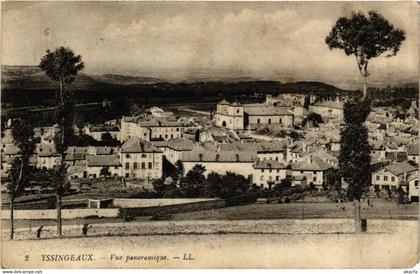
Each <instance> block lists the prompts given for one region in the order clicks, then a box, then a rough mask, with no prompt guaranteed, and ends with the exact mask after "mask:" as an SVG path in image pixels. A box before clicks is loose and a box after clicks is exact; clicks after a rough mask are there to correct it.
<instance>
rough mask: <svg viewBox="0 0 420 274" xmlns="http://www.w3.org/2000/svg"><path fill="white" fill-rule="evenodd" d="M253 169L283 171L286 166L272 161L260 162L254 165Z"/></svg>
mask: <svg viewBox="0 0 420 274" xmlns="http://www.w3.org/2000/svg"><path fill="white" fill-rule="evenodd" d="M254 168H255V169H270V168H272V169H285V168H287V165H285V164H283V163H280V162H277V161H273V160H265V161H261V162H258V163H256V164H255V165H254Z"/></svg>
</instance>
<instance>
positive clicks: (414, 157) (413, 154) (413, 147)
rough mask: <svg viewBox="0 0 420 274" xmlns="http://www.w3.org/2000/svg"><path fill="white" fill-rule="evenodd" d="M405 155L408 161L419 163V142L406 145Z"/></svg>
mask: <svg viewBox="0 0 420 274" xmlns="http://www.w3.org/2000/svg"><path fill="white" fill-rule="evenodd" d="M407 157H408V160H409V161H413V162H414V163H416V164H417V165H418V164H419V143H415V144H410V145H408V149H407Z"/></svg>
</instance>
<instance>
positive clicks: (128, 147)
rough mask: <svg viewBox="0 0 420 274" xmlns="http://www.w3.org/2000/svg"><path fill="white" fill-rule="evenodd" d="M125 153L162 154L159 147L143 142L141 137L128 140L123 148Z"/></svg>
mask: <svg viewBox="0 0 420 274" xmlns="http://www.w3.org/2000/svg"><path fill="white" fill-rule="evenodd" d="M121 152H123V153H162V151H161V150H159V149H158V148H157V147H155V146H154V145H152V144H151V143H149V142H147V141H144V140H141V139H140V138H139V137H132V138H130V139H128V140H127V141H126V142H125V143H124V144H122V146H121Z"/></svg>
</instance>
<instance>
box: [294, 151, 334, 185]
mask: <svg viewBox="0 0 420 274" xmlns="http://www.w3.org/2000/svg"><path fill="white" fill-rule="evenodd" d="M299 175H301V176H304V177H305V178H306V183H307V184H308V185H309V184H311V183H312V184H313V185H314V186H315V188H317V189H321V188H322V187H323V185H331V184H333V183H334V180H335V179H336V174H335V170H334V168H333V166H332V165H330V164H327V163H325V162H324V161H322V159H320V158H318V157H311V158H309V159H307V160H306V161H300V162H297V163H293V164H292V176H293V177H295V176H299Z"/></svg>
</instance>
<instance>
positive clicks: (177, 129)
mask: <svg viewBox="0 0 420 274" xmlns="http://www.w3.org/2000/svg"><path fill="white" fill-rule="evenodd" d="M218 120H219V121H220V119H218ZM176 131H179V128H178V127H177V128H176Z"/></svg>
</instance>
